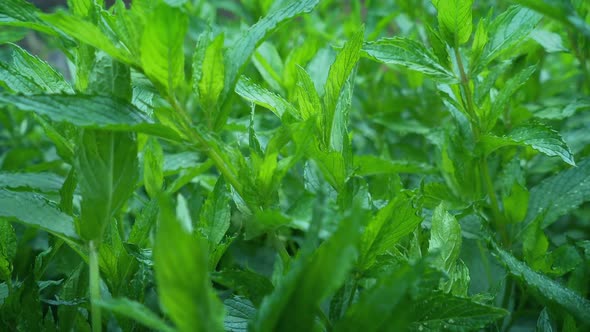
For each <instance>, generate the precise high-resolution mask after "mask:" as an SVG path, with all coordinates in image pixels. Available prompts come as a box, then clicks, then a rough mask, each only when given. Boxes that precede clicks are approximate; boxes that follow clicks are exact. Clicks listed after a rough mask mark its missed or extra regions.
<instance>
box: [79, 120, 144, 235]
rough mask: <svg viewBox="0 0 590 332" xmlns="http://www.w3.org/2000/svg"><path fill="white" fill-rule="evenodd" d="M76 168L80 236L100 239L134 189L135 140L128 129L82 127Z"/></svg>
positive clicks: (136, 163)
mask: <svg viewBox="0 0 590 332" xmlns="http://www.w3.org/2000/svg"><path fill="white" fill-rule="evenodd" d="M76 168H77V172H78V180H79V183H80V191H81V195H82V202H81V221H80V224H79V228H78V231H79V234H80V236H81V237H82V238H83V239H85V240H88V241H96V242H97V243H100V242H101V240H102V235H103V233H104V231H105V230H106V228H107V226H108V225H110V223H111V222H112V221H113V218H114V216H115V213H117V212H118V210H119V209H120V208H121V207H122V206H123V204H125V202H126V201H127V199H129V197H130V196H131V194H132V193H133V191H134V190H135V181H136V179H137V177H138V162H137V143H136V142H135V139H134V138H133V136H131V134H129V133H116V132H111V131H99V130H88V129H86V130H84V132H83V134H82V135H81V138H80V141H79V147H78V152H77V160H76Z"/></svg>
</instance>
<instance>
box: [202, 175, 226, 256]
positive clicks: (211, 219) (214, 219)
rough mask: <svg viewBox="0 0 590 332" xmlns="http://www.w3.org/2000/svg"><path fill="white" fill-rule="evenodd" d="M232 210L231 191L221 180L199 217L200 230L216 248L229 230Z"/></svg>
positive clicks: (218, 181) (221, 179) (212, 246)
mask: <svg viewBox="0 0 590 332" xmlns="http://www.w3.org/2000/svg"><path fill="white" fill-rule="evenodd" d="M230 218H231V208H230V206H229V191H228V188H227V185H226V184H225V181H224V180H223V178H219V179H218V180H217V183H216V184H215V188H214V189H213V191H212V192H211V193H210V194H209V196H208V197H207V200H206V201H205V204H204V205H203V207H202V210H201V214H200V216H199V229H200V231H201V232H202V233H203V234H204V235H205V237H206V238H207V239H208V240H209V242H210V244H211V248H215V247H216V246H217V245H218V244H219V243H220V242H221V240H223V237H224V236H225V232H227V230H228V229H229V225H230Z"/></svg>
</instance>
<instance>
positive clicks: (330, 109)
mask: <svg viewBox="0 0 590 332" xmlns="http://www.w3.org/2000/svg"><path fill="white" fill-rule="evenodd" d="M363 39H364V29H361V30H360V31H359V32H357V33H355V34H354V35H353V36H352V37H351V38H350V40H349V41H347V42H346V44H344V47H343V48H342V50H341V51H340V52H339V53H338V55H337V56H336V59H335V60H334V62H333V63H332V65H331V66H330V71H329V73H328V78H327V80H326V84H325V85H324V117H323V119H322V120H323V130H324V135H325V136H324V140H325V142H326V143H327V142H329V143H330V146H331V147H332V148H333V149H334V151H342V147H341V145H342V144H339V145H340V146H333V145H334V140H335V136H338V138H340V137H341V136H342V134H343V133H342V132H341V131H343V130H346V129H345V128H346V124H347V122H348V115H347V114H348V110H347V109H348V107H349V106H350V94H351V92H350V91H347V90H351V89H352V86H350V87H348V88H347V87H346V85H347V82H349V78H350V76H351V74H352V72H353V69H354V68H355V66H356V63H357V62H358V60H359V58H360V51H361V47H362V45H363ZM349 84H350V83H349ZM347 96H348V99H349V100H345V99H346V98H347ZM339 104H340V105H339ZM338 113H344V114H338ZM338 126H339V127H341V128H340V130H334V129H337V127H338Z"/></svg>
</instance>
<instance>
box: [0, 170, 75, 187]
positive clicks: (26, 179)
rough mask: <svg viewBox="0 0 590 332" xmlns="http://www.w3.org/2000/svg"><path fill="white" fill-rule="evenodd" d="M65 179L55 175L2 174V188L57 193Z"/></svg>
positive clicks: (0, 180) (0, 178)
mask: <svg viewBox="0 0 590 332" xmlns="http://www.w3.org/2000/svg"><path fill="white" fill-rule="evenodd" d="M63 182H64V179H63V178H62V177H60V176H58V175H56V174H53V173H8V172H0V188H27V189H35V190H38V191H42V192H57V191H59V190H60V188H61V186H62V184H63Z"/></svg>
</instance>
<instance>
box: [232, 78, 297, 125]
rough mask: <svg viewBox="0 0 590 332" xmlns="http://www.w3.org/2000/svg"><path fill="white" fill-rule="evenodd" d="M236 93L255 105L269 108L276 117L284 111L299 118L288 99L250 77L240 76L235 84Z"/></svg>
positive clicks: (281, 115) (280, 116) (280, 115)
mask: <svg viewBox="0 0 590 332" xmlns="http://www.w3.org/2000/svg"><path fill="white" fill-rule="evenodd" d="M236 93H237V94H239V95H240V96H241V97H242V98H244V99H246V100H248V101H250V102H253V103H255V104H256V105H259V106H262V107H265V108H267V109H269V110H271V111H272V112H273V113H274V114H275V115H276V116H277V117H279V118H282V117H283V114H285V112H288V113H290V114H291V115H293V116H295V117H296V118H299V114H298V112H297V110H296V109H295V108H294V107H293V105H291V104H290V103H289V102H288V101H286V100H285V99H283V98H282V97H281V96H279V95H277V94H275V93H274V92H271V91H268V90H267V89H265V88H263V87H261V86H260V85H258V84H256V83H254V82H253V81H252V80H251V79H249V78H247V77H245V76H242V77H240V80H239V81H238V84H237V85H236Z"/></svg>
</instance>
